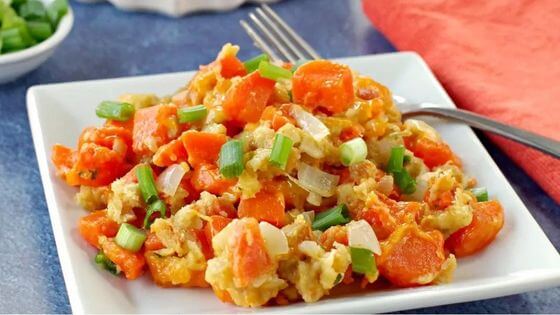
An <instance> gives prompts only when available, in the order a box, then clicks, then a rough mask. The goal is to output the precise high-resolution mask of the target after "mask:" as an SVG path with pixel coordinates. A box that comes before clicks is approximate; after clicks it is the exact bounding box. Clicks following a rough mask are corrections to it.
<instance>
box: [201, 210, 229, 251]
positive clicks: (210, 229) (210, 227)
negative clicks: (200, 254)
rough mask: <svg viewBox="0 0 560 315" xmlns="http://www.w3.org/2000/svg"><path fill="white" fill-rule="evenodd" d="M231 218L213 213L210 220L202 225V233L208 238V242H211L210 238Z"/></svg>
mask: <svg viewBox="0 0 560 315" xmlns="http://www.w3.org/2000/svg"><path fill="white" fill-rule="evenodd" d="M231 221H232V219H230V218H226V217H222V216H221V215H213V216H211V217H210V221H208V223H206V225H205V226H204V235H205V236H206V239H207V240H208V243H209V244H212V239H213V238H214V236H216V234H218V233H219V232H220V231H221V230H223V229H224V228H225V227H226V226H227V225H228V224H229V223H230V222H231Z"/></svg>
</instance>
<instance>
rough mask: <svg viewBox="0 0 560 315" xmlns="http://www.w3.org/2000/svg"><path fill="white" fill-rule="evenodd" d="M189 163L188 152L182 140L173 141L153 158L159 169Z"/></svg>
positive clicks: (160, 149) (161, 148) (165, 145)
mask: <svg viewBox="0 0 560 315" xmlns="http://www.w3.org/2000/svg"><path fill="white" fill-rule="evenodd" d="M186 161H187V150H185V146H184V145H183V142H182V141H181V140H180V139H175V140H171V142H169V143H166V144H164V145H162V146H161V147H159V149H158V150H157V151H156V154H154V156H153V158H152V162H153V163H154V165H156V166H159V167H166V166H170V165H173V164H176V163H179V162H186Z"/></svg>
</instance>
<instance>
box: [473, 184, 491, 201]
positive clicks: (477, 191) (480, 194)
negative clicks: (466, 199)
mask: <svg viewBox="0 0 560 315" xmlns="http://www.w3.org/2000/svg"><path fill="white" fill-rule="evenodd" d="M471 191H472V193H473V194H474V196H475V197H476V200H477V201H479V202H482V201H488V190H486V187H477V188H473V189H471Z"/></svg>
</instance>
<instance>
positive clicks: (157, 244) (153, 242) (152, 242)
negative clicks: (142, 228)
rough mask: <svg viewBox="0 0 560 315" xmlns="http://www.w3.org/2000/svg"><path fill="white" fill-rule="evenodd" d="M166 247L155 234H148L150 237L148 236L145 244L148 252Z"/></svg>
mask: <svg viewBox="0 0 560 315" xmlns="http://www.w3.org/2000/svg"><path fill="white" fill-rule="evenodd" d="M164 247H165V246H164V245H163V243H162V242H161V240H160V239H159V238H158V237H157V235H156V234H155V233H152V232H149V233H148V235H147V236H146V241H145V242H144V248H146V250H159V249H162V248H164Z"/></svg>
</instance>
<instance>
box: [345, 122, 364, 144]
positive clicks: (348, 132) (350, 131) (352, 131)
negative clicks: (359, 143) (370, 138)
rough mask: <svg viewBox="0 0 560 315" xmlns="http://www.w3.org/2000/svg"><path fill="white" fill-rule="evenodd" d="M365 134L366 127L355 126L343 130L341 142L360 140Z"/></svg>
mask: <svg viewBox="0 0 560 315" xmlns="http://www.w3.org/2000/svg"><path fill="white" fill-rule="evenodd" d="M363 133H364V127H362V126H361V125H353V126H350V127H347V128H344V129H342V132H341V133H340V140H341V141H344V142H346V141H348V140H352V139H354V138H360V137H361V136H362V135H363Z"/></svg>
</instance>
